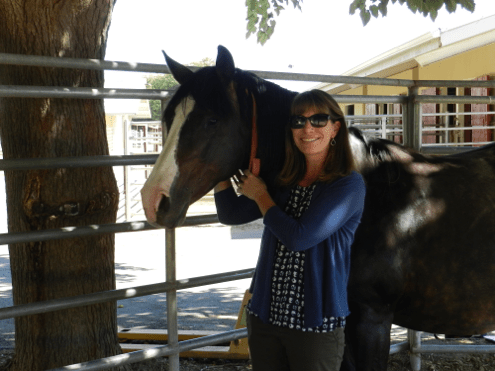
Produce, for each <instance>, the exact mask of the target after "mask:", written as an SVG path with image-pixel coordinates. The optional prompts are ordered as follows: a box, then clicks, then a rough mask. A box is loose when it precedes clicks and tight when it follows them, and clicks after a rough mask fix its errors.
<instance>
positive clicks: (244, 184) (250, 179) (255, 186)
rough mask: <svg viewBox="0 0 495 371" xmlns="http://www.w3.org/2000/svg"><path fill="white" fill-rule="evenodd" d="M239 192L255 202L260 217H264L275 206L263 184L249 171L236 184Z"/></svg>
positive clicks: (261, 180)
mask: <svg viewBox="0 0 495 371" xmlns="http://www.w3.org/2000/svg"><path fill="white" fill-rule="evenodd" d="M238 187H239V192H240V193H241V194H242V195H244V196H246V197H247V198H249V199H250V200H253V201H254V202H256V205H258V208H259V209H260V212H261V215H263V216H265V214H266V213H267V211H268V210H269V209H271V208H272V207H273V206H275V201H273V199H272V197H271V196H270V194H269V193H268V189H267V187H266V184H265V182H264V181H263V179H261V178H260V177H257V176H255V175H254V174H252V173H251V172H250V171H249V170H245V171H244V175H243V176H241V178H240V182H239V183H238Z"/></svg>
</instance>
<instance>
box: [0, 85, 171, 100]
mask: <svg viewBox="0 0 495 371" xmlns="http://www.w3.org/2000/svg"><path fill="white" fill-rule="evenodd" d="M169 92H171V90H170V91H168V90H156V89H108V88H73V87H56V86H18V85H0V97H8V98H73V99H103V98H106V99H156V100H160V99H164V98H166V97H167V96H168V95H169Z"/></svg>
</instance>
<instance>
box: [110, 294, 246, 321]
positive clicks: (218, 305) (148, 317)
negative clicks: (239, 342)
mask: <svg viewBox="0 0 495 371" xmlns="http://www.w3.org/2000/svg"><path fill="white" fill-rule="evenodd" d="M242 298H243V294H241V293H239V292H238V289H237V288H235V289H234V288H233V289H230V288H215V289H209V290H203V291H200V292H197V291H196V292H190V291H180V292H178V293H177V307H178V325H179V329H182V330H192V329H194V330H212V331H227V330H231V329H233V328H234V326H235V324H236V321H237V316H238V312H239V308H240V305H241V302H242ZM166 311H167V299H166V294H157V295H151V296H147V297H143V298H133V299H127V300H121V301H119V302H118V308H117V323H118V326H119V328H146V329H166V328H167V314H166Z"/></svg>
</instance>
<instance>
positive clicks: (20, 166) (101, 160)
mask: <svg viewBox="0 0 495 371" xmlns="http://www.w3.org/2000/svg"><path fill="white" fill-rule="evenodd" d="M157 158H158V155H126V156H105V155H102V156H81V157H50V158H27V159H12V160H0V170H2V171H5V170H32V169H59V168H76V167H92V166H95V167H96V166H132V165H154V164H155V162H156V159H157Z"/></svg>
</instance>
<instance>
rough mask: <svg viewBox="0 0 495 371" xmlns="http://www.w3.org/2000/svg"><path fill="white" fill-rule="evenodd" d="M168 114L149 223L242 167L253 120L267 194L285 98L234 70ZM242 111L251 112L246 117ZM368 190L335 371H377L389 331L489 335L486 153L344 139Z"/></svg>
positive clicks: (188, 88) (195, 88)
mask: <svg viewBox="0 0 495 371" xmlns="http://www.w3.org/2000/svg"><path fill="white" fill-rule="evenodd" d="M167 63H168V66H169V68H170V69H171V71H172V73H173V75H174V77H175V78H176V79H177V80H178V81H179V82H180V84H181V87H180V88H179V90H178V91H177V93H176V94H175V96H174V97H173V98H172V100H171V101H170V103H169V104H168V106H167V108H166V110H165V114H164V119H163V125H164V127H165V128H166V130H167V132H168V136H167V140H166V143H165V145H164V150H163V152H162V154H161V155H160V157H159V159H158V161H157V163H156V165H155V168H154V170H153V173H152V174H151V176H150V178H149V180H148V181H147V183H146V185H145V186H144V188H143V190H142V195H143V205H144V208H145V210H146V215H147V218H148V220H149V221H150V222H153V223H156V224H160V225H163V226H166V227H168V228H172V227H175V226H177V225H179V224H180V223H181V222H182V221H183V220H184V217H185V214H186V211H187V208H188V207H189V205H190V204H191V203H193V202H194V201H196V200H197V199H199V198H200V197H201V196H203V195H204V194H205V193H207V192H208V191H209V190H210V189H211V188H212V187H213V186H214V185H215V184H216V183H217V182H219V181H221V180H225V179H228V178H229V177H230V176H232V175H233V174H234V173H235V172H236V171H237V169H244V168H246V167H247V164H248V159H249V147H250V140H251V118H252V115H253V112H254V110H255V111H256V114H257V117H258V131H259V149H258V157H260V158H261V177H262V178H263V179H265V181H266V182H267V183H268V185H269V186H270V187H273V185H274V180H275V177H276V174H277V173H278V172H279V170H280V167H281V164H282V161H283V156H284V126H285V125H286V123H287V121H288V116H289V107H290V103H291V100H292V98H293V97H294V95H295V93H294V92H290V91H288V90H285V89H283V88H281V87H279V86H277V85H275V84H272V83H270V82H267V81H265V80H262V79H259V78H257V77H256V76H254V75H252V74H250V73H247V72H244V71H241V70H239V69H236V68H235V67H234V62H233V59H232V56H231V55H230V53H229V52H228V51H227V50H226V49H225V48H223V47H219V54H218V58H217V64H216V67H206V68H204V69H201V70H199V71H198V72H195V73H193V72H191V71H190V70H189V69H187V68H186V67H184V66H182V65H180V64H178V63H177V62H175V61H173V60H172V59H170V58H168V57H167ZM253 99H254V101H255V102H256V104H255V106H256V108H255V109H254V108H253V107H254V106H253ZM350 132H351V144H352V148H353V152H354V155H355V158H356V161H357V163H358V166H359V170H360V172H361V173H362V174H363V177H364V178H365V181H366V184H367V195H366V204H365V211H364V214H363V218H362V223H361V225H360V227H359V228H358V230H357V232H356V236H355V241H354V244H353V246H352V267H351V277H350V281H349V287H348V290H349V305H350V308H351V315H350V316H349V318H348V323H347V327H346V352H345V357H344V362H343V364H342V369H343V370H386V367H387V359H388V353H389V347H390V327H391V325H392V323H395V324H397V325H400V326H404V327H407V328H410V329H415V330H420V331H427V332H434V333H451V334H452V333H457V334H459V333H462V334H479V333H484V332H487V331H492V330H494V329H495V296H494V295H493V293H494V292H495V187H494V186H495V145H488V146H485V147H483V148H480V149H477V150H474V151H471V152H467V153H463V154H459V155H455V156H445V157H437V158H431V157H427V156H423V155H421V154H419V153H416V152H414V151H411V150H409V149H406V148H404V147H402V146H400V145H397V144H395V143H392V142H388V141H385V140H381V139H366V138H365V137H363V136H362V134H361V133H360V132H359V131H358V130H356V129H352V128H351V130H350Z"/></svg>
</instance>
